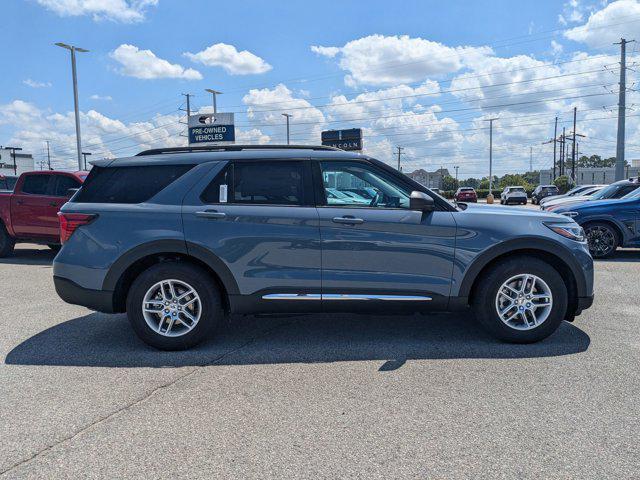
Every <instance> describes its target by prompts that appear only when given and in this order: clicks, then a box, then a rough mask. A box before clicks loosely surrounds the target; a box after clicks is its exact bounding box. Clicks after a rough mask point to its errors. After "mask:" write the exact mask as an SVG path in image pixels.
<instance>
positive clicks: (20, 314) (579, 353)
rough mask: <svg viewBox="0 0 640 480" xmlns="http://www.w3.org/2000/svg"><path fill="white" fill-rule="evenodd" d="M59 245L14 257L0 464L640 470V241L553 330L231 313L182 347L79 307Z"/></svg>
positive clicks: (422, 474) (4, 322)
mask: <svg viewBox="0 0 640 480" xmlns="http://www.w3.org/2000/svg"><path fill="white" fill-rule="evenodd" d="M51 259H52V255H51V253H50V252H48V251H47V250H43V249H37V247H30V248H21V249H19V250H17V255H16V256H15V257H13V258H10V259H4V260H0V278H2V280H3V281H2V287H1V288H2V294H1V296H0V298H1V300H2V301H1V303H2V311H3V315H2V316H0V330H1V331H2V335H1V336H0V359H2V360H3V361H2V362H1V364H0V400H1V402H0V438H1V439H2V441H0V472H2V474H0V477H2V478H79V477H83V478H84V477H91V478H123V477H132V478H158V477H163V478H189V479H193V478H241V479H247V478H314V479H316V478H362V479H372V478H385V479H389V478H473V479H477V478H491V479H495V478H507V479H513V478H580V479H584V478H594V479H603V478H617V479H618V478H631V477H636V478H637V477H638V475H640V473H639V472H640V449H638V443H639V440H640V419H639V412H640V407H639V405H638V399H639V398H640V369H639V368H638V365H639V360H640V328H638V327H639V323H640V316H639V315H638V306H639V305H640V300H639V299H638V289H637V285H638V284H639V282H640V263H639V262H640V251H626V252H623V253H621V254H620V255H619V256H618V258H617V259H616V260H612V261H606V262H598V263H597V279H596V280H597V293H598V296H597V300H596V303H595V305H594V307H593V308H592V309H591V310H589V311H588V312H586V313H585V314H584V315H583V316H581V317H579V318H578V320H577V321H576V323H575V324H573V325H572V324H568V323H566V324H564V325H563V326H562V327H561V328H560V330H559V331H558V332H557V333H556V334H554V335H553V336H552V337H551V338H549V339H547V340H546V341H544V342H542V343H539V344H536V345H529V346H512V345H506V344H501V343H497V342H495V341H493V340H492V339H491V338H489V337H488V336H486V335H485V334H484V333H482V332H480V331H478V330H477V329H476V327H475V325H474V322H473V321H472V319H470V318H465V317H464V316H440V315H439V316H432V317H423V316H410V317H368V318H365V317H357V316H331V317H326V316H311V317H295V318H279V319H264V318H234V319H233V323H232V324H230V325H228V326H226V327H225V328H223V330H222V332H221V334H220V336H219V337H218V338H216V339H212V340H211V341H209V342H208V343H206V344H205V345H203V346H201V347H200V348H198V349H196V350H193V351H190V352H183V353H165V352H157V351H154V350H151V349H150V348H148V347H146V346H145V345H143V344H142V343H140V342H139V341H138V340H137V339H136V338H134V335H133V332H132V331H131V329H130V328H129V325H128V323H127V321H126V319H125V317H124V316H122V315H117V316H108V315H102V314H96V313H91V312H90V311H88V310H86V309H84V308H82V307H74V306H71V305H66V304H64V303H63V302H62V301H61V300H59V299H58V298H57V296H56V294H55V292H54V290H53V286H52V283H51Z"/></svg>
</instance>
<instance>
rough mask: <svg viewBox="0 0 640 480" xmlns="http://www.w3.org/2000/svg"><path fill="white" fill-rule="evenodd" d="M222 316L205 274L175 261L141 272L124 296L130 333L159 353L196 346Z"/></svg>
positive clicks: (217, 293)
mask: <svg viewBox="0 0 640 480" xmlns="http://www.w3.org/2000/svg"><path fill="white" fill-rule="evenodd" d="M223 315H224V311H223V309H222V303H221V299H220V292H219V290H218V288H217V287H216V285H215V283H214V281H213V280H212V279H211V277H210V276H209V275H208V274H207V272H205V271H204V270H202V269H201V268H198V267H196V266H194V265H189V264H181V263H179V262H166V263H159V264H156V265H154V266H152V267H150V268H149V269H147V270H145V271H144V272H142V273H141V274H140V275H139V276H138V277H137V278H136V279H135V281H134V282H133V284H132V285H131V288H130V290H129V295H128V297H127V316H128V317H129V321H130V322H131V326H132V327H133V329H134V331H135V332H136V334H137V335H138V336H139V337H140V338H141V339H142V340H143V341H144V342H145V343H147V344H149V345H151V346H152V347H155V348H159V349H161V350H184V349H186V348H190V347H192V346H194V345H196V344H198V343H200V342H201V341H202V340H204V338H205V337H206V336H207V335H208V334H209V333H210V332H211V331H212V330H213V329H214V328H215V327H216V326H217V325H218V324H219V323H220V320H221V319H222V318H223Z"/></svg>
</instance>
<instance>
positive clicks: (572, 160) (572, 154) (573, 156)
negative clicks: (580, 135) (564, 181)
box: [571, 107, 578, 183]
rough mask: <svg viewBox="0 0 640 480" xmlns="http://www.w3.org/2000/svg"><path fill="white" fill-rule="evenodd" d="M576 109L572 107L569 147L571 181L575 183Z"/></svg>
mask: <svg viewBox="0 0 640 480" xmlns="http://www.w3.org/2000/svg"><path fill="white" fill-rule="evenodd" d="M577 111H578V107H573V139H572V140H573V146H572V147H571V179H572V180H573V181H574V183H575V181H576V112H577Z"/></svg>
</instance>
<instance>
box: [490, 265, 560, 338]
mask: <svg viewBox="0 0 640 480" xmlns="http://www.w3.org/2000/svg"><path fill="white" fill-rule="evenodd" d="M495 305H496V312H497V314H498V316H499V317H500V320H502V322H503V323H504V324H505V325H507V326H508V327H511V328H513V329H515V330H531V329H533V328H536V327H538V326H539V325H541V324H542V323H543V322H544V321H545V320H546V319H547V318H548V317H549V314H550V313H551V309H552V307H553V295H552V294H551V289H550V288H549V286H548V285H547V284H546V282H545V281H544V280H542V279H541V278H540V277H538V276H536V275H533V274H529V273H522V274H519V275H514V276H513V277H511V278H509V279H508V280H507V281H506V282H504V283H503V284H502V285H501V286H500V288H499V289H498V293H497V294H496V302H495Z"/></svg>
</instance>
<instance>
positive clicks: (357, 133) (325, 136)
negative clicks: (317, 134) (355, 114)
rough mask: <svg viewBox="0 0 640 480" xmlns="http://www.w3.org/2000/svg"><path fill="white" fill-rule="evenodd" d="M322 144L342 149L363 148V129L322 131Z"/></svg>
mask: <svg viewBox="0 0 640 480" xmlns="http://www.w3.org/2000/svg"><path fill="white" fill-rule="evenodd" d="M321 138H322V145H327V146H329V147H336V148H340V149H342V150H362V129H361V128H350V129H348V130H325V131H324V132H322V137H321Z"/></svg>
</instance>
